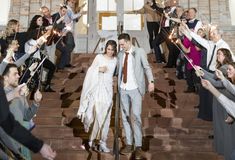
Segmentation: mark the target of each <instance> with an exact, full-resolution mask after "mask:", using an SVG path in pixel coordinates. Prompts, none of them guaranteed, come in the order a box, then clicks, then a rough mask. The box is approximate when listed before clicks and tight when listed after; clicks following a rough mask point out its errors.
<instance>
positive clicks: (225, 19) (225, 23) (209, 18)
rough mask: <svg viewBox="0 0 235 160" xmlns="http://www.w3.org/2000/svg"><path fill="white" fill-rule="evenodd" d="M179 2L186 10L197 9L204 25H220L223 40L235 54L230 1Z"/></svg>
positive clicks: (234, 27)
mask: <svg viewBox="0 0 235 160" xmlns="http://www.w3.org/2000/svg"><path fill="white" fill-rule="evenodd" d="M178 2H179V4H180V5H181V6H183V7H185V8H188V7H195V8H197V10H198V19H200V20H202V21H203V23H205V24H209V23H211V24H216V25H218V26H219V27H220V28H221V29H222V30H223V31H224V35H223V39H224V40H225V41H226V42H227V43H228V44H229V45H230V47H231V49H232V51H233V52H234V53H235V26H232V25H231V18H230V12H229V2H228V0H178ZM209 6H210V7H209Z"/></svg>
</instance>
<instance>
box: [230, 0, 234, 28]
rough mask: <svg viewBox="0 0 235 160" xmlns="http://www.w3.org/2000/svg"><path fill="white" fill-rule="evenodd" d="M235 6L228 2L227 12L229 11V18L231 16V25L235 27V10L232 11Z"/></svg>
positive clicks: (231, 1)
mask: <svg viewBox="0 0 235 160" xmlns="http://www.w3.org/2000/svg"><path fill="white" fill-rule="evenodd" d="M234 5H235V1H234V0H229V10H230V16H231V24H232V25H235V10H234V9H233V7H234Z"/></svg>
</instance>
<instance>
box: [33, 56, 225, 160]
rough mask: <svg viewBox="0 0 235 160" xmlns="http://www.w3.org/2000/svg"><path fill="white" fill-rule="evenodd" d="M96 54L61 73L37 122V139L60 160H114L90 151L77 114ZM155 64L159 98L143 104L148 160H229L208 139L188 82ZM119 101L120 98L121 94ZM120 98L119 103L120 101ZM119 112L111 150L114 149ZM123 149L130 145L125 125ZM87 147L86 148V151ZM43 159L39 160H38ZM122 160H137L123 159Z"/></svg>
mask: <svg viewBox="0 0 235 160" xmlns="http://www.w3.org/2000/svg"><path fill="white" fill-rule="evenodd" d="M94 56H95V55H94V54H79V55H76V56H74V61H73V62H74V64H75V65H76V67H75V68H73V69H70V70H66V71H63V72H57V73H56V74H55V78H54V79H53V82H52V83H53V87H52V88H53V89H55V90H56V91H57V92H56V93H43V102H42V105H41V107H40V109H39V111H38V113H37V116H36V117H35V118H34V121H35V123H36V128H35V129H34V130H33V134H34V135H36V136H38V137H40V138H42V139H43V140H44V141H45V142H47V143H48V144H51V146H52V148H53V149H55V150H56V151H57V154H58V155H57V157H56V159H58V160H97V159H98V160H114V159H115V157H114V156H113V155H112V154H111V153H110V154H107V153H106V154H105V153H99V152H97V151H91V150H87V148H88V147H87V141H88V134H87V133H85V132H84V130H83V126H82V124H81V122H80V120H79V119H77V118H76V113H77V110H78V107H79V100H80V94H81V89H82V83H83V79H84V77H85V73H86V71H87V68H88V67H89V65H90V64H91V63H92V61H93V58H94ZM153 59H154V56H153V55H149V62H150V63H151V65H152V67H153V73H154V77H155V79H156V81H155V86H156V88H155V92H154V93H151V94H149V93H147V94H146V95H145V97H144V101H143V111H142V122H143V150H144V151H145V155H146V159H148V160H189V159H190V160H208V159H209V160H223V157H221V156H218V155H217V154H216V153H215V152H214V151H213V148H212V140H210V139H208V135H209V134H210V133H211V131H212V124H211V122H206V121H202V120H199V119H197V118H196V117H197V112H198V111H197V109H195V108H194V106H196V105H198V96H197V95H196V94H193V93H192V94H186V93H184V92H183V91H184V90H185V89H186V82H185V80H178V79H177V78H176V77H175V69H163V68H162V64H160V65H159V64H155V63H152V62H153ZM115 95H116V93H115ZM115 95H114V97H115ZM114 108H115V106H114V107H113V113H112V118H111V126H110V131H109V135H108V136H109V138H108V141H107V145H108V147H109V148H112V147H113V141H114V118H115V117H114V111H115V110H114ZM120 131H121V132H120V135H119V136H120V138H119V146H120V147H121V146H122V144H123V142H124V131H123V129H122V125H121V123H120ZM84 147H85V148H84ZM39 159H42V158H41V157H40V155H39V154H34V155H33V160H39ZM120 159H121V160H128V159H134V156H133V155H128V156H124V155H120Z"/></svg>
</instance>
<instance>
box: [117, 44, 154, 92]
mask: <svg viewBox="0 0 235 160" xmlns="http://www.w3.org/2000/svg"><path fill="white" fill-rule="evenodd" d="M123 55H124V51H120V52H119V53H118V63H117V64H118V70H117V72H118V87H119V90H120V85H121V81H122V65H123V64H122V63H123ZM132 55H133V57H134V58H133V69H134V74H135V78H136V82H137V85H138V90H139V92H140V94H141V95H142V96H143V95H144V94H145V86H146V85H145V76H144V73H145V74H146V76H147V79H148V81H149V82H151V81H153V74H152V69H151V67H150V65H149V63H148V60H147V54H146V52H145V51H144V50H143V49H142V48H137V47H133V52H132Z"/></svg>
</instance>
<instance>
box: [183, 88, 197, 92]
mask: <svg viewBox="0 0 235 160" xmlns="http://www.w3.org/2000/svg"><path fill="white" fill-rule="evenodd" d="M194 92H195V89H194V88H188V89H187V90H186V91H184V93H194Z"/></svg>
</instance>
